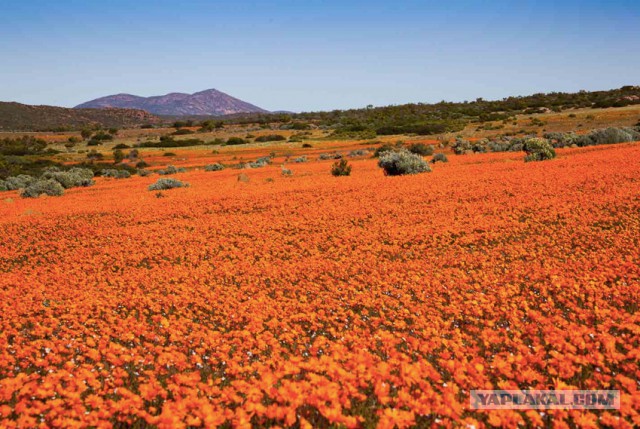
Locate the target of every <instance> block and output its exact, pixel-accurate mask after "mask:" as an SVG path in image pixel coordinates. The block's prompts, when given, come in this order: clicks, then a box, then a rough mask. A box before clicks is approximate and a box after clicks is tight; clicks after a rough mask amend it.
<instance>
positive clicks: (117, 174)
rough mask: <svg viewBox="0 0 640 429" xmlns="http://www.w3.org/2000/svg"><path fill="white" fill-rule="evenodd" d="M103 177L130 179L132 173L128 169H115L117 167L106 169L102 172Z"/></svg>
mask: <svg viewBox="0 0 640 429" xmlns="http://www.w3.org/2000/svg"><path fill="white" fill-rule="evenodd" d="M100 174H101V175H102V177H113V178H114V179H128V178H129V177H131V173H129V172H128V171H127V170H115V169H110V168H107V169H104V170H102V171H101V172H100Z"/></svg>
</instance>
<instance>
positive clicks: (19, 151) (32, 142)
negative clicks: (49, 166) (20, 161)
mask: <svg viewBox="0 0 640 429" xmlns="http://www.w3.org/2000/svg"><path fill="white" fill-rule="evenodd" d="M46 148H47V143H46V142H45V141H44V140H41V139H37V138H35V137H32V136H23V137H18V138H16V139H11V138H5V139H0V155H13V156H24V155H40V154H44V153H46V151H45V149H46Z"/></svg>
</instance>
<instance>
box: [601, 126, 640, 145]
mask: <svg viewBox="0 0 640 429" xmlns="http://www.w3.org/2000/svg"><path fill="white" fill-rule="evenodd" d="M589 138H590V140H591V142H592V143H591V144H592V145H602V144H615V143H626V142H633V141H637V140H640V133H638V132H637V131H635V130H634V129H633V128H614V127H610V128H606V129H603V130H595V131H592V132H591V133H589Z"/></svg>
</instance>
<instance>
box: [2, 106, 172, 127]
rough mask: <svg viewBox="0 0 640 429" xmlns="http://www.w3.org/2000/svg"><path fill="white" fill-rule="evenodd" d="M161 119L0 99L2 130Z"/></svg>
mask: <svg viewBox="0 0 640 429" xmlns="http://www.w3.org/2000/svg"><path fill="white" fill-rule="evenodd" d="M161 122H162V120H161V119H160V118H158V117H157V116H154V115H152V114H150V113H148V112H146V111H144V110H135V109H119V108H109V109H69V108H66V107H55V106H30V105H27V104H21V103H15V102H0V130H3V131H55V130H64V129H79V128H83V127H86V126H93V125H100V126H102V127H106V128H109V127H117V128H128V127H135V126H137V125H142V124H159V123H161Z"/></svg>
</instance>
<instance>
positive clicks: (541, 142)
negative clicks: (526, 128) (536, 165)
mask: <svg viewBox="0 0 640 429" xmlns="http://www.w3.org/2000/svg"><path fill="white" fill-rule="evenodd" d="M523 150H524V151H525V152H526V153H527V155H526V156H525V158H524V161H525V162H530V161H545V160H548V159H553V158H555V157H556V151H555V150H554V149H553V146H551V143H549V141H548V140H546V139H540V138H535V137H533V138H529V139H527V140H526V141H525V142H524V146H523Z"/></svg>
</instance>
